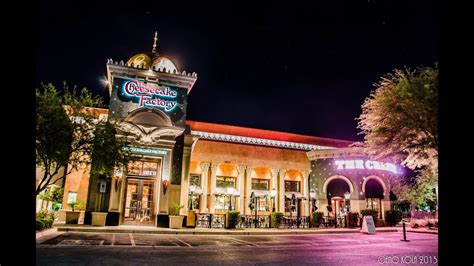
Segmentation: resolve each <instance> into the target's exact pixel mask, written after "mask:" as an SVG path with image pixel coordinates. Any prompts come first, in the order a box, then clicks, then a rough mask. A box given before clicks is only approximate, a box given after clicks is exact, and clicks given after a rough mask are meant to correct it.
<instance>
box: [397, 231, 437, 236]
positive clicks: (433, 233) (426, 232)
mask: <svg viewBox="0 0 474 266" xmlns="http://www.w3.org/2000/svg"><path fill="white" fill-rule="evenodd" d="M406 231H407V233H420V234H432V235H437V234H438V231H416V230H406ZM399 232H403V230H399Z"/></svg>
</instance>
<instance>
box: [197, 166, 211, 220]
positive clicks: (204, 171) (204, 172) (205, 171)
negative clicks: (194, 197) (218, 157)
mask: <svg viewBox="0 0 474 266" xmlns="http://www.w3.org/2000/svg"><path fill="white" fill-rule="evenodd" d="M210 166H211V164H210V163H201V170H202V172H201V184H202V195H201V202H200V206H199V211H200V212H206V206H207V185H208V184H207V177H208V176H209V167H210Z"/></svg>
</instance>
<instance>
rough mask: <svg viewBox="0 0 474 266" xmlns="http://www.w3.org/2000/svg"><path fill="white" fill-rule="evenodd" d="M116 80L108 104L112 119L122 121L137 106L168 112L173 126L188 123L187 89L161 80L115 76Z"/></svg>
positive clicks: (182, 125) (166, 113) (137, 107)
mask: <svg viewBox="0 0 474 266" xmlns="http://www.w3.org/2000/svg"><path fill="white" fill-rule="evenodd" d="M113 80H114V81H113V84H112V91H111V95H110V105H109V119H111V121H121V120H122V119H124V118H126V117H127V116H128V115H130V114H131V113H132V112H133V111H135V110H137V109H153V110H159V111H162V112H163V113H164V114H165V115H167V116H168V117H169V118H170V120H171V122H172V124H173V126H178V127H184V126H185V121H186V105H187V97H188V94H187V92H188V91H187V88H182V87H178V86H172V85H169V82H168V81H165V80H160V79H158V80H154V81H151V80H145V79H140V78H130V77H114V79H113Z"/></svg>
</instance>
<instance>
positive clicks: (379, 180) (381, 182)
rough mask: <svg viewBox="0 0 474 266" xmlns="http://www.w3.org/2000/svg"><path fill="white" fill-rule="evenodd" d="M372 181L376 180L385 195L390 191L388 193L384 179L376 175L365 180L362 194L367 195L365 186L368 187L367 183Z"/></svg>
mask: <svg viewBox="0 0 474 266" xmlns="http://www.w3.org/2000/svg"><path fill="white" fill-rule="evenodd" d="M371 179H375V180H377V181H378V182H379V183H380V185H381V186H382V188H383V194H384V195H385V194H386V193H387V192H388V191H387V186H386V185H385V182H384V181H383V180H382V178H380V177H378V176H376V175H370V176H368V177H366V178H365V179H364V182H363V183H362V192H364V193H365V186H366V185H367V181H369V180H371Z"/></svg>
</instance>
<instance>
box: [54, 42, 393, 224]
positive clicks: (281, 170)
mask: <svg viewBox="0 0 474 266" xmlns="http://www.w3.org/2000/svg"><path fill="white" fill-rule="evenodd" d="M107 79H108V86H109V93H110V105H109V109H101V108H96V111H97V112H98V113H99V114H100V116H102V117H103V118H107V119H109V120H110V121H112V122H119V123H118V125H119V126H118V127H117V135H118V136H126V138H127V141H128V148H127V149H128V150H129V151H130V152H132V153H134V154H136V155H139V156H140V159H138V160H136V161H132V162H130V163H129V165H128V170H124V169H117V171H116V173H115V176H114V178H112V179H111V180H105V181H104V180H99V179H98V178H97V177H93V176H90V175H89V169H90V167H87V168H85V169H79V170H78V171H75V172H73V173H71V174H70V175H69V176H68V177H67V179H66V182H65V184H64V200H63V205H62V206H63V211H65V210H69V207H68V205H67V202H70V201H80V200H82V201H85V202H86V206H87V207H86V209H85V212H84V217H83V218H84V223H86V224H89V223H90V220H91V214H90V213H91V211H92V210H93V209H94V208H95V207H97V204H102V207H103V208H105V209H107V210H108V214H107V221H106V224H107V225H148V226H155V227H156V226H164V227H166V226H168V215H169V209H170V206H171V205H172V204H173V203H179V204H180V205H183V206H184V208H182V209H181V215H183V216H188V214H189V212H188V211H189V210H194V211H195V212H197V213H198V214H199V215H198V216H197V217H196V219H197V221H195V224H196V226H200V225H203V226H206V225H207V224H210V225H212V224H217V225H219V226H222V222H221V223H219V221H218V219H224V218H223V217H225V216H224V215H223V214H225V213H226V212H227V211H229V210H237V211H240V213H241V214H242V215H243V217H246V216H249V217H250V216H251V215H252V216H255V215H257V216H258V217H262V219H261V222H262V224H263V227H268V225H269V222H268V218H269V217H270V214H271V212H274V211H275V212H283V213H284V215H285V216H287V217H308V216H310V213H311V212H312V211H315V210H316V208H317V210H318V211H323V212H325V214H326V215H331V214H332V212H330V211H328V208H327V205H333V206H334V210H337V212H336V211H335V212H334V215H339V214H340V213H341V212H342V211H347V210H349V208H348V207H347V206H350V211H356V212H359V211H360V210H362V209H366V208H376V209H378V210H381V211H383V210H387V209H389V208H390V202H389V198H388V192H389V190H388V182H389V178H391V177H392V176H396V175H398V174H399V172H397V169H395V170H393V169H392V168H391V167H392V166H387V165H388V164H384V163H380V162H372V161H368V160H366V159H365V156H364V155H363V153H362V152H361V151H360V150H357V148H349V145H350V144H351V142H350V141H345V140H337V139H329V138H320V137H314V136H304V135H298V134H292V133H285V132H277V131H270V130H263V129H253V128H244V127H238V126H231V125H221V124H213V123H205V122H198V121H190V120H187V119H186V112H187V101H188V94H189V92H190V91H191V89H192V88H193V85H194V83H195V82H196V80H197V74H196V73H194V72H188V71H185V70H178V69H177V67H176V66H175V65H174V63H173V62H172V61H171V60H170V59H169V58H167V57H165V56H163V55H162V54H159V53H158V52H157V51H156V35H155V44H154V45H153V49H152V51H151V52H145V53H140V54H137V55H134V56H133V57H131V58H130V59H129V60H128V61H126V62H124V61H119V62H117V61H114V60H112V59H109V60H108V61H107ZM361 167H362V168H361ZM101 184H102V186H101ZM373 184H375V185H373ZM368 187H370V189H369V190H367V188H368ZM373 187H375V189H373ZM380 187H381V189H380ZM346 192H348V193H349V194H347V193H346ZM347 195H349V196H347ZM345 197H349V198H348V200H345V199H346V198H345ZM341 198H342V199H344V200H345V201H341ZM99 199H101V200H100V203H99V201H98V200H99ZM104 199H105V200H104ZM251 200H252V201H253V203H254V206H255V208H253V210H251V209H250V207H249V205H250V203H251ZM207 214H213V218H212V217H211V216H207ZM382 215H383V214H382ZM60 217H61V219H64V215H61V216H60ZM206 217H207V219H211V221H208V220H205V219H204V218H206ZM188 218H190V217H188ZM381 218H382V219H383V216H381ZM212 219H214V220H212ZM188 220H190V219H188ZM208 222H209V223H208ZM214 222H215V223H214ZM185 223H186V220H185ZM188 224H189V222H188Z"/></svg>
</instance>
